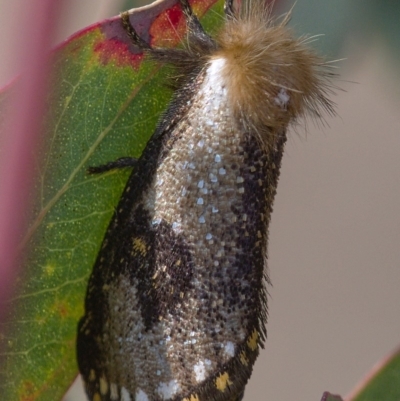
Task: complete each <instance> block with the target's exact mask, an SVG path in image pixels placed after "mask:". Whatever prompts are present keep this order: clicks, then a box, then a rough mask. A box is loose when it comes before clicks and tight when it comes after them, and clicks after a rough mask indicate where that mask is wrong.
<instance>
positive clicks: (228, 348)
mask: <svg viewBox="0 0 400 401" xmlns="http://www.w3.org/2000/svg"><path fill="white" fill-rule="evenodd" d="M224 352H225V354H226V355H228V356H231V357H233V356H235V344H233V342H232V341H227V342H226V343H225V345H224Z"/></svg>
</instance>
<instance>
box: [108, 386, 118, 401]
mask: <svg viewBox="0 0 400 401" xmlns="http://www.w3.org/2000/svg"><path fill="white" fill-rule="evenodd" d="M110 398H111V400H112V401H116V400H118V387H117V385H116V384H115V383H111V384H110Z"/></svg>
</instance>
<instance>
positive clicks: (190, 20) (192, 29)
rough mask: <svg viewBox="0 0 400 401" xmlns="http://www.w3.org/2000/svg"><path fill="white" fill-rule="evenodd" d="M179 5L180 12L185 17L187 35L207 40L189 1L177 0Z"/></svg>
mask: <svg viewBox="0 0 400 401" xmlns="http://www.w3.org/2000/svg"><path fill="white" fill-rule="evenodd" d="M179 4H180V5H181V8H182V12H183V14H184V15H185V17H186V24H187V28H188V31H189V35H190V36H194V37H204V36H206V37H207V38H209V35H208V34H207V33H206V32H205V30H204V28H203V27H202V25H201V24H200V21H199V19H198V18H197V16H196V15H195V14H194V13H193V10H192V7H191V5H190V3H189V0H179Z"/></svg>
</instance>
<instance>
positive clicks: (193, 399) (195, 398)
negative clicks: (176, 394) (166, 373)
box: [182, 394, 200, 401]
mask: <svg viewBox="0 0 400 401" xmlns="http://www.w3.org/2000/svg"><path fill="white" fill-rule="evenodd" d="M182 401H200V400H199V396H198V395H197V394H190V397H189V398H184V399H183V400H182Z"/></svg>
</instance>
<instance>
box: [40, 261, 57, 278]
mask: <svg viewBox="0 0 400 401" xmlns="http://www.w3.org/2000/svg"><path fill="white" fill-rule="evenodd" d="M55 270H56V266H55V265H54V263H47V264H46V265H45V266H44V267H43V272H44V273H45V274H46V275H47V276H52V275H53V274H54V272H55Z"/></svg>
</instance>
